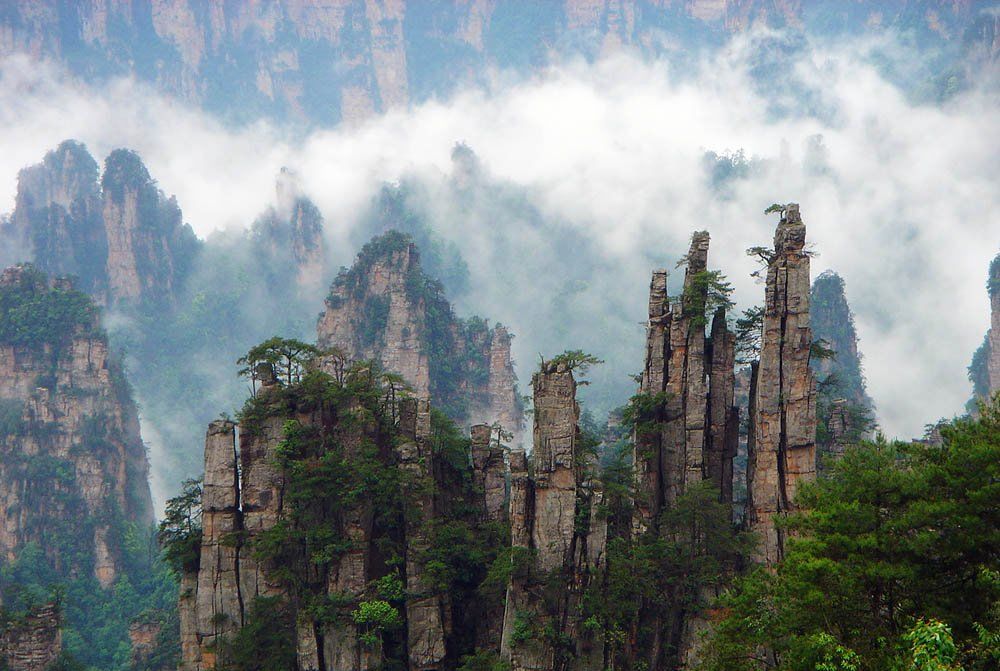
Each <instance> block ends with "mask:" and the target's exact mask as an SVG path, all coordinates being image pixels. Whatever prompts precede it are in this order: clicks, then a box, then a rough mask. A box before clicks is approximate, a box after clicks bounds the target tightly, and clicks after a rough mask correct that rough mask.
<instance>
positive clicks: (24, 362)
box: [0, 266, 153, 587]
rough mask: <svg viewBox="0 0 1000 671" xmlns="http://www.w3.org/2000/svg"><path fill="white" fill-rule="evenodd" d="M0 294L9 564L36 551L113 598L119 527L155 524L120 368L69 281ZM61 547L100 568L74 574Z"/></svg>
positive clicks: (7, 276) (0, 284) (12, 281)
mask: <svg viewBox="0 0 1000 671" xmlns="http://www.w3.org/2000/svg"><path fill="white" fill-rule="evenodd" d="M0 293H2V295H3V303H4V306H3V307H4V310H5V314H4V315H3V318H2V321H3V325H4V334H3V338H2V341H0V402H2V403H3V407H4V408H5V413H4V414H5V421H4V425H3V427H2V429H0V451H2V455H3V456H2V459H0V553H2V556H3V558H4V559H5V560H6V561H13V560H14V559H15V558H16V557H17V554H18V550H19V549H20V548H22V547H23V546H24V545H25V544H26V543H30V542H38V543H40V544H41V546H42V548H43V549H44V550H45V553H46V557H47V559H48V560H49V561H50V562H51V563H52V565H53V566H54V567H55V568H56V570H57V571H58V572H59V573H60V574H63V575H70V574H72V573H74V572H75V571H79V570H90V571H93V574H94V575H95V577H96V578H97V580H98V582H99V583H100V584H101V586H103V587H109V586H110V585H111V584H112V583H113V582H114V580H115V577H116V575H117V574H118V572H119V565H118V562H119V552H120V548H121V547H122V543H123V542H124V540H123V539H122V538H120V537H119V534H120V533H122V532H121V530H120V529H119V528H118V527H117V526H116V521H117V520H125V521H131V522H136V523H138V524H140V525H141V527H145V526H147V525H149V524H151V523H152V521H153V512H152V504H151V500H150V493H149V484H148V482H147V476H148V464H147V461H146V451H145V447H144V445H143V443H142V440H141V438H140V436H139V419H138V414H137V409H136V406H135V404H134V403H133V401H132V399H131V396H130V390H129V387H128V385H127V383H126V382H125V380H124V377H123V373H122V368H121V364H120V363H119V362H118V361H117V360H116V359H115V358H114V357H113V356H112V355H111V353H110V352H109V349H108V342H107V338H106V336H105V335H104V333H103V332H102V331H101V330H100V327H99V325H98V316H97V311H96V308H94V306H93V305H91V304H90V303H89V300H88V299H87V298H86V297H85V296H83V295H82V294H80V293H78V292H76V291H74V290H73V289H72V287H71V285H70V284H69V283H68V282H67V281H65V280H55V281H53V282H51V283H50V282H48V281H46V279H45V276H44V275H43V274H41V273H39V272H38V271H36V270H34V269H32V268H31V267H30V266H15V267H12V268H8V269H7V270H6V271H4V273H3V276H2V278H0ZM67 305H71V306H72V307H69V308H67V307H65V306H67ZM56 315H59V316H56ZM66 315H72V317H71V318H70V317H66ZM66 530H69V536H67V535H66ZM67 543H68V544H69V545H66V544H67ZM78 543H79V544H78ZM63 547H72V548H74V549H75V548H80V547H85V548H90V553H89V554H90V557H89V561H88V564H89V563H91V562H92V564H91V567H90V568H87V566H72V565H69V562H70V561H71V560H70V558H69V557H64V556H61V552H62V550H61V548H63Z"/></svg>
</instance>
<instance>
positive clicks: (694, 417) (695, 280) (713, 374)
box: [634, 232, 739, 532]
mask: <svg viewBox="0 0 1000 671" xmlns="http://www.w3.org/2000/svg"><path fill="white" fill-rule="evenodd" d="M708 247H709V236H708V233H705V232H699V233H695V234H694V236H693V238H692V241H691V248H690V250H689V252H688V255H687V257H686V260H687V268H686V270H685V274H684V286H683V290H682V294H681V296H680V297H679V298H677V299H676V300H675V301H671V300H670V298H669V297H668V296H667V272H666V271H664V270H657V271H654V273H653V278H652V281H651V283H650V298H649V323H648V326H647V332H646V362H645V366H644V368H643V373H642V377H641V380H640V387H639V398H640V399H641V403H642V404H643V406H644V407H642V408H640V409H639V410H640V413H641V417H640V420H641V427H640V428H639V429H638V430H637V431H636V436H635V458H634V463H635V464H636V525H635V526H636V531H637V532H642V531H645V530H647V529H649V528H650V526H651V525H652V524H653V520H655V519H656V518H657V517H658V516H659V513H660V512H661V511H662V510H663V509H665V508H667V507H670V506H671V505H672V504H673V503H674V502H675V501H676V499H677V497H678V496H679V495H680V494H681V493H682V492H683V491H684V488H685V486H686V485H688V484H690V483H693V482H700V481H702V480H710V481H711V482H712V483H713V485H714V486H716V487H717V488H718V489H719V492H720V497H721V500H723V501H731V500H732V491H733V490H732V487H733V485H732V481H733V477H732V460H733V456H734V455H735V449H736V444H737V442H738V439H739V434H738V428H739V427H738V412H737V410H736V408H735V406H734V385H735V373H734V362H735V336H734V335H733V333H731V332H730V331H729V329H728V328H727V325H726V310H725V308H719V309H718V310H717V311H716V312H715V313H714V315H713V316H712V325H711V335H710V336H709V337H708V338H706V337H705V327H706V325H707V317H706V314H705V311H706V300H707V284H706V282H707V278H708V270H707V263H708Z"/></svg>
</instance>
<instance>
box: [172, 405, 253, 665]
mask: <svg viewBox="0 0 1000 671" xmlns="http://www.w3.org/2000/svg"><path fill="white" fill-rule="evenodd" d="M237 473H238V470H237V454H236V425H235V424H234V423H233V422H229V421H225V420H217V421H214V422H212V423H211V424H210V425H209V426H208V431H207V433H206V436H205V476H204V481H203V485H202V527H203V533H202V542H201V558H200V562H201V563H200V568H199V570H198V575H197V582H196V586H195V595H194V597H193V598H194V600H195V606H194V611H195V613H196V620H195V622H194V623H193V624H194V625H195V627H196V629H195V632H196V633H195V637H194V638H195V640H196V641H197V642H198V644H199V645H200V652H199V659H198V660H187V659H185V661H186V662H189V663H190V661H194V662H195V666H194V668H211V664H212V663H213V660H214V650H213V646H214V645H215V644H216V642H217V641H218V640H219V637H220V636H225V635H227V634H230V633H232V632H234V631H236V630H237V629H238V628H239V627H240V626H242V624H243V618H244V615H245V612H244V599H243V597H242V594H241V585H240V566H239V563H240V556H239V548H238V547H237V545H236V543H235V536H236V534H237V533H238V532H240V531H241V530H242V524H241V517H240V510H239V505H240V490H239V480H238V475H237ZM182 587H183V586H182ZM187 598H189V597H187V596H186V595H185V594H181V610H182V613H183V612H184V610H185V609H186V608H189V606H188V604H187V603H185V599H187ZM184 625H185V623H184V622H183V619H182V622H181V644H182V648H183V646H184V645H185V643H186V642H187V641H188V640H190V638H191V637H190V635H189V634H188V633H187V632H186V631H185V629H184ZM197 664H201V665H202V666H200V667H199V666H197Z"/></svg>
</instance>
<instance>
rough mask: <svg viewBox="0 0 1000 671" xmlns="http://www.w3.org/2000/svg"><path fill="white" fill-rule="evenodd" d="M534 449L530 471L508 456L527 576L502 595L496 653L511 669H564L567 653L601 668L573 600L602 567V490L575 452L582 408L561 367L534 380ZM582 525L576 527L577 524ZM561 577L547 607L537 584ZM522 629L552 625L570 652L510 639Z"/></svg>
mask: <svg viewBox="0 0 1000 671" xmlns="http://www.w3.org/2000/svg"><path fill="white" fill-rule="evenodd" d="M532 386H533V388H534V408H535V411H534V450H533V452H532V455H531V458H532V474H531V476H530V477H528V475H527V467H526V466H527V465H526V463H525V458H524V454H523V453H522V452H520V451H514V452H512V453H511V456H510V469H511V495H510V519H511V538H512V544H513V545H514V547H515V548H525V549H527V550H529V551H532V554H531V556H530V560H529V562H530V567H529V568H528V570H527V572H522V573H519V574H517V575H514V576H512V578H511V582H510V584H509V586H508V590H507V602H506V607H505V613H504V626H503V634H502V638H501V647H500V654H501V656H502V657H503V659H504V660H505V661H507V662H509V663H510V665H511V668H512V669H513V670H514V671H520V670H526V669H534V670H538V671H541V670H542V669H548V670H551V669H555V668H562V666H563V665H564V664H565V662H563V661H560V662H559V663H558V664H559V665H558V666H557V662H556V660H557V659H558V660H562V659H564V656H565V654H566V653H570V654H572V656H573V658H574V660H575V661H574V667H573V668H579V669H600V668H602V665H603V648H602V647H601V642H600V640H599V639H595V638H593V637H591V636H590V635H589V634H587V633H586V632H584V631H583V629H582V628H581V626H580V625H581V619H580V610H579V599H580V596H581V594H582V592H583V590H584V589H586V587H587V585H588V584H589V583H590V581H591V580H593V579H595V576H597V575H598V574H599V572H600V571H601V570H602V567H603V563H604V550H605V542H606V535H607V522H606V520H605V519H604V518H603V516H601V515H599V514H598V513H597V508H598V507H599V505H600V502H601V493H600V491H599V489H598V488H597V486H596V484H595V483H594V482H592V481H591V480H590V478H589V475H588V474H589V473H590V471H591V469H592V465H589V464H584V463H582V461H583V458H582V455H580V454H578V452H577V446H578V439H579V428H578V426H577V421H578V419H579V413H580V409H579V406H578V405H577V403H576V381H575V380H574V379H573V373H572V371H571V370H570V369H569V368H567V366H566V365H565V364H549V363H544V364H543V365H542V370H541V371H540V372H538V373H536V374H535V375H534V377H533V378H532ZM580 519H585V520H587V524H586V525H585V528H584V525H580V524H579V522H578V520H580ZM556 576H561V577H562V578H563V579H564V580H565V587H564V590H563V591H562V592H561V593H559V596H558V599H557V603H555V604H553V603H551V602H546V601H545V598H544V596H543V595H542V592H543V590H542V589H540V586H541V584H542V583H543V582H544V581H546V580H547V579H550V578H551V577H556ZM525 625H528V626H530V627H532V628H534V629H535V630H537V631H541V630H542V629H544V628H545V627H551V628H555V629H556V630H557V631H558V632H559V633H560V635H561V637H560V640H565V641H572V642H573V648H572V650H557V649H556V647H555V644H553V643H552V642H551V639H546V638H545V637H542V636H532V637H529V638H528V640H515V639H514V636H513V634H514V631H515V630H516V629H517V628H519V627H524V626H525Z"/></svg>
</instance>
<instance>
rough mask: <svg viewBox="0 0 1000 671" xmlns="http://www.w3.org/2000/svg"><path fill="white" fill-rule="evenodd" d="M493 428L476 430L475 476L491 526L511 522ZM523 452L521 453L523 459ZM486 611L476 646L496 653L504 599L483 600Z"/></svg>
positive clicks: (484, 518)
mask: <svg viewBox="0 0 1000 671" xmlns="http://www.w3.org/2000/svg"><path fill="white" fill-rule="evenodd" d="M492 435H493V429H492V428H491V427H490V426H489V425H487V424H477V425H475V426H473V427H472V432H471V441H470V442H471V446H472V477H473V482H474V483H475V487H476V495H477V501H476V503H477V505H478V506H479V509H480V518H481V519H482V521H484V522H487V523H497V522H499V523H507V522H508V520H509V516H508V502H507V466H506V464H504V455H503V448H502V447H500V446H499V445H493V444H492ZM523 454H524V453H523V452H522V453H521V455H522V458H523ZM477 605H478V606H479V607H480V608H481V609H482V610H481V611H480V612H481V614H482V615H481V618H480V621H479V622H478V623H477V626H476V647H477V648H478V649H481V650H492V651H494V652H496V651H497V650H499V648H500V637H501V635H502V629H503V611H504V607H503V601H502V599H499V598H497V599H493V598H485V597H483V598H481V599H479V603H478V604H477Z"/></svg>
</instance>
